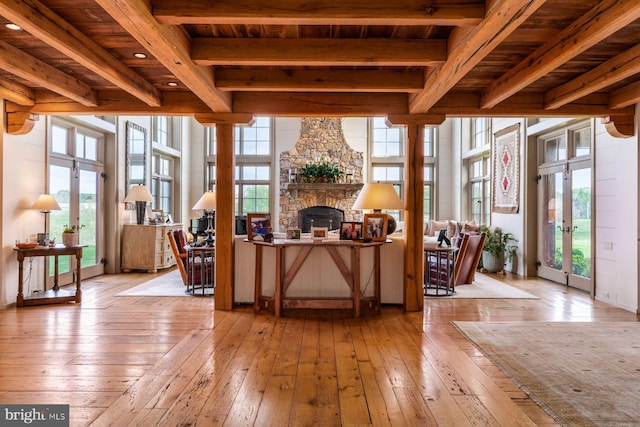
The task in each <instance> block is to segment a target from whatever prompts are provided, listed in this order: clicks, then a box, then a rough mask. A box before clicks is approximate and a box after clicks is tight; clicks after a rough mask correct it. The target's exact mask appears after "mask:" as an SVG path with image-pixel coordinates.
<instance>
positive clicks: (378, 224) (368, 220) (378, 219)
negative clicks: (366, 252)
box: [363, 213, 387, 242]
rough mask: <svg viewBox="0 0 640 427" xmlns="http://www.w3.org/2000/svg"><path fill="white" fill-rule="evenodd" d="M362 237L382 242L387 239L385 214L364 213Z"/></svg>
mask: <svg viewBox="0 0 640 427" xmlns="http://www.w3.org/2000/svg"><path fill="white" fill-rule="evenodd" d="M363 238H365V239H372V240H374V241H383V242H384V241H385V240H386V239H387V214H383V213H371V214H364V234H363Z"/></svg>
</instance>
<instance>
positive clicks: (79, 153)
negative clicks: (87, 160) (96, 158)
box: [76, 133, 84, 158]
mask: <svg viewBox="0 0 640 427" xmlns="http://www.w3.org/2000/svg"><path fill="white" fill-rule="evenodd" d="M76 157H80V158H84V138H83V137H82V135H80V134H79V133H76Z"/></svg>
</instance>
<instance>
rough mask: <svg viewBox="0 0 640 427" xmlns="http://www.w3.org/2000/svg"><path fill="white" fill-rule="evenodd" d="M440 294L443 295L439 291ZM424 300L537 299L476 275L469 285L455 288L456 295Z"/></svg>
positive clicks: (491, 279)
mask: <svg viewBox="0 0 640 427" xmlns="http://www.w3.org/2000/svg"><path fill="white" fill-rule="evenodd" d="M441 293H443V292H442V291H441ZM425 298H524V299H539V298H538V297H537V296H535V295H531V294H530V293H528V292H525V291H522V290H520V289H518V288H514V287H513V286H509V285H507V284H506V283H503V282H500V281H499V280H496V279H494V278H492V277H489V276H485V275H484V274H481V273H476V275H475V280H474V281H473V283H472V284H470V285H462V286H456V293H455V294H453V295H449V296H446V297H434V296H430V295H428V296H425Z"/></svg>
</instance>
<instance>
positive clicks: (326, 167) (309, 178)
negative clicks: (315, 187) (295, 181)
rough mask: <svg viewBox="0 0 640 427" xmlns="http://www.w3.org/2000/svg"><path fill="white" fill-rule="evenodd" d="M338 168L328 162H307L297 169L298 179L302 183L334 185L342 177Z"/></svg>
mask: <svg viewBox="0 0 640 427" xmlns="http://www.w3.org/2000/svg"><path fill="white" fill-rule="evenodd" d="M343 175H344V173H343V172H342V171H341V170H340V168H339V167H338V166H337V165H335V164H332V163H330V162H329V161H328V160H324V159H323V160H318V161H316V162H309V163H307V164H305V165H304V166H303V167H301V168H300V169H298V177H299V178H300V180H301V181H302V182H327V183H334V182H336V181H338V179H339V178H340V177H341V176H343Z"/></svg>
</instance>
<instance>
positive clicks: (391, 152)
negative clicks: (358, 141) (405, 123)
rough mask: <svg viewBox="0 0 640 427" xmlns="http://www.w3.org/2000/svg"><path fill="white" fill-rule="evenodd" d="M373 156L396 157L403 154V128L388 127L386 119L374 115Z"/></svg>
mask: <svg viewBox="0 0 640 427" xmlns="http://www.w3.org/2000/svg"><path fill="white" fill-rule="evenodd" d="M372 124H373V131H372V138H373V143H372V147H373V148H372V151H373V153H372V156H373V157H395V156H401V155H402V128H400V127H392V128H390V127H388V126H387V124H386V123H385V119H383V118H380V117H374V118H373V120H372Z"/></svg>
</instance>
